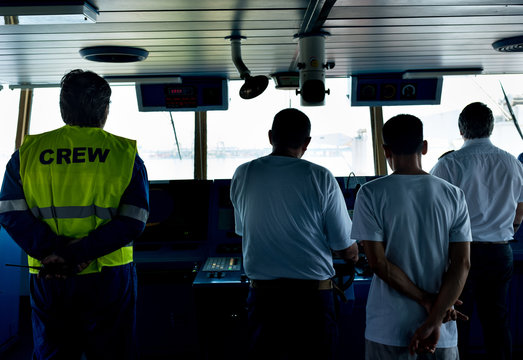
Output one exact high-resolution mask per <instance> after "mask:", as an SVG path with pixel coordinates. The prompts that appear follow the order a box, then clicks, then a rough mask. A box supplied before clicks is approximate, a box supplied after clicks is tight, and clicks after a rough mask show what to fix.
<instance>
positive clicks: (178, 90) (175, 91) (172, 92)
mask: <svg viewBox="0 0 523 360" xmlns="http://www.w3.org/2000/svg"><path fill="white" fill-rule="evenodd" d="M165 94H166V95H167V96H194V95H195V91H194V87H192V86H177V87H172V86H168V87H166V88H165Z"/></svg>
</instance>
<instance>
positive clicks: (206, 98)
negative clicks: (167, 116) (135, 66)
mask: <svg viewBox="0 0 523 360" xmlns="http://www.w3.org/2000/svg"><path fill="white" fill-rule="evenodd" d="M180 79H181V81H180V82H172V83H169V82H165V83H147V82H136V97H137V100H138V110H139V111H208V110H227V109H228V107H229V95H228V90H227V79H224V78H218V77H182V78H180Z"/></svg>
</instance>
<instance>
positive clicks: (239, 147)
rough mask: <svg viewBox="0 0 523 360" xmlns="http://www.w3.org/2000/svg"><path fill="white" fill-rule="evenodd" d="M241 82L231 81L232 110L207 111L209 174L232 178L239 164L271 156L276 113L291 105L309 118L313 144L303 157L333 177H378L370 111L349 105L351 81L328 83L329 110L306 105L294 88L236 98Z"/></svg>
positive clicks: (332, 80) (270, 84)
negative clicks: (301, 103) (270, 140)
mask: <svg viewBox="0 0 523 360" xmlns="http://www.w3.org/2000/svg"><path fill="white" fill-rule="evenodd" d="M242 85H243V81H229V96H230V100H229V109H228V111H226V112H225V111H210V112H208V113H207V176H208V178H210V179H228V178H231V177H232V175H233V174H234V170H235V169H236V168H237V167H238V165H240V164H242V163H244V162H247V161H250V160H253V159H255V158H257V157H260V156H264V155H268V154H269V153H270V152H271V146H270V144H269V139H268V135H267V132H268V130H269V129H270V128H271V125H272V121H273V118H274V115H276V113H277V112H278V111H280V110H282V109H285V108H287V107H293V108H297V109H299V110H301V111H303V112H304V113H305V114H307V116H308V117H309V119H310V120H311V127H312V129H311V137H312V140H311V143H310V145H309V147H308V149H307V152H306V153H305V155H304V156H303V159H305V160H309V161H312V162H314V163H317V164H319V165H322V166H324V167H326V168H328V169H329V170H330V171H331V172H332V173H333V174H334V175H335V176H348V175H349V174H350V173H351V172H354V173H355V174H356V175H375V170H374V162H373V161H374V160H373V154H372V136H371V128H370V112H369V109H368V108H367V107H350V102H349V100H348V98H347V93H348V80H347V79H327V80H326V88H328V89H330V95H326V98H325V106H310V107H303V106H301V105H300V98H299V96H297V95H296V93H295V92H294V90H278V89H275V87H274V84H273V83H272V82H271V83H269V87H268V88H267V89H266V90H265V92H264V93H263V94H262V95H260V96H258V97H257V98H255V99H250V100H243V99H241V98H240V96H239V95H238V93H239V90H240V87H241V86H242Z"/></svg>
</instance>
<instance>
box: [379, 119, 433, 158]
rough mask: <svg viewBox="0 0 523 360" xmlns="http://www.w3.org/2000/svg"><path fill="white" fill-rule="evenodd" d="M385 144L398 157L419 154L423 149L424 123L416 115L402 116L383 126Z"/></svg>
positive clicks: (390, 120)
mask: <svg viewBox="0 0 523 360" xmlns="http://www.w3.org/2000/svg"><path fill="white" fill-rule="evenodd" d="M382 135H383V144H384V145H386V146H387V147H388V148H389V149H390V151H392V153H394V154H396V155H410V154H419V153H421V150H422V149H423V123H422V122H421V120H420V119H418V118H417V117H415V116H414V115H408V114H400V115H396V116H394V117H392V118H390V119H389V120H388V121H387V122H386V123H385V125H383V132H382Z"/></svg>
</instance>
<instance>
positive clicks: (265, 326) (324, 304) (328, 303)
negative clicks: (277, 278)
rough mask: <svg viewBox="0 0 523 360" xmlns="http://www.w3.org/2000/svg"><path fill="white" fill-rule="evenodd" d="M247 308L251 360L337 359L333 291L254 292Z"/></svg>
mask: <svg viewBox="0 0 523 360" xmlns="http://www.w3.org/2000/svg"><path fill="white" fill-rule="evenodd" d="M247 306H248V337H249V351H248V352H249V356H248V359H271V360H280V359H286V360H290V359H300V360H303V359H316V360H322V359H325V360H330V359H334V356H335V350H336V347H337V341H338V326H337V323H336V314H335V309H334V296H333V292H332V290H317V289H253V288H251V289H250V291H249V296H248V298H247Z"/></svg>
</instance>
